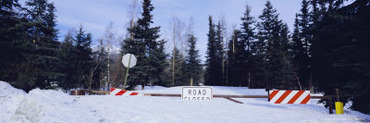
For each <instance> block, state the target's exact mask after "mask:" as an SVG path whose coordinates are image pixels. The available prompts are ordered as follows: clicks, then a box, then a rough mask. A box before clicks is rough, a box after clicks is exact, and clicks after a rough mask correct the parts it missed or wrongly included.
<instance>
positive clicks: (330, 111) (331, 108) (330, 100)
mask: <svg viewBox="0 0 370 123" xmlns="http://www.w3.org/2000/svg"><path fill="white" fill-rule="evenodd" d="M328 100H329V114H333V101H332V98H329V99H328Z"/></svg>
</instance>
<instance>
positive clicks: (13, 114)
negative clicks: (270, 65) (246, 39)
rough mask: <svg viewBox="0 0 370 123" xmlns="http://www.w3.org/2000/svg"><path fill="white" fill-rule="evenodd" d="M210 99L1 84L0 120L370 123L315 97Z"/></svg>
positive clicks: (222, 90) (233, 90)
mask: <svg viewBox="0 0 370 123" xmlns="http://www.w3.org/2000/svg"><path fill="white" fill-rule="evenodd" d="M213 89H214V94H238V95H242V94H248V95H265V94H266V92H265V91H264V89H248V88H245V87H217V86H216V87H213ZM141 92H145V93H167V94H180V93H181V87H173V88H164V87H158V86H155V87H148V88H147V90H144V91H141ZM236 100H238V101H241V102H243V103H244V104H237V103H234V102H232V101H229V100H226V99H222V98H214V99H213V100H212V101H185V100H181V98H179V97H148V96H131V97H122V96H109V95H90V96H70V95H68V94H66V93H63V92H61V91H53V90H40V89H34V90H32V91H30V92H29V93H28V94H27V93H25V92H23V91H21V90H18V89H15V88H13V87H11V86H10V85H9V84H7V83H5V82H0V109H1V110H0V122H2V123H8V122H41V123H50V122H63V123H64V122H72V123H77V122H79V123H84V122H90V123H91V122H92V123H96V122H103V123H117V122H118V123H119V122H122V123H133V122H134V123H136V122H139V123H143V122H144V123H163V122H165V123H166V122H167V123H178V122H180V123H181V122H185V123H189V122H190V123H198V122H199V123H214V122H217V123H218V122H220V123H224V122H230V123H239V122H240V123H249V122H250V123H256V122H283V123H286V122H294V123H297V122H298V123H299V122H303V123H306V122H309V123H311V122H314V123H315V122H319V123H321V122H322V123H331V122H332V123H338V122H348V123H353V122H370V115H365V114H362V113H359V112H357V111H352V110H349V109H345V114H344V115H335V114H332V115H330V114H328V109H326V108H324V107H323V106H322V105H320V104H316V102H317V100H312V101H311V104H308V105H276V104H270V103H268V102H267V99H236Z"/></svg>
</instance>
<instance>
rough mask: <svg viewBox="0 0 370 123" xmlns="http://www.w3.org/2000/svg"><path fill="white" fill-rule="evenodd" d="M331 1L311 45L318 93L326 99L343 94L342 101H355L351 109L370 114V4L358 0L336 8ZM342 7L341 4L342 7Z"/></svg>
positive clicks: (323, 9)
mask: <svg viewBox="0 0 370 123" xmlns="http://www.w3.org/2000/svg"><path fill="white" fill-rule="evenodd" d="M340 2H343V1H340V0H338V1H331V2H326V3H321V4H322V5H326V6H328V8H323V7H322V8H320V10H321V11H325V12H324V14H323V18H322V19H321V20H319V21H318V23H317V25H315V28H316V29H317V32H316V33H314V40H313V42H312V47H311V49H312V66H313V67H312V68H313V73H314V74H313V76H314V80H315V81H317V83H318V89H319V90H320V91H322V92H324V93H325V95H334V94H335V88H338V89H339V90H340V97H341V98H340V101H342V102H345V103H346V102H349V101H352V103H353V104H352V106H351V107H352V108H353V109H355V110H358V111H361V112H364V113H370V108H369V107H370V106H369V103H368V101H367V99H368V98H367V97H368V96H367V93H369V89H368V88H369V87H370V84H369V80H370V77H369V75H370V74H369V73H370V69H369V68H370V67H369V66H370V61H369V59H370V58H369V55H368V54H367V53H368V52H370V51H369V48H368V47H369V46H370V43H369V35H370V32H369V28H370V24H369V22H370V19H369V18H370V16H369V14H368V13H369V12H370V6H369V5H370V1H369V0H356V1H354V2H353V3H351V4H349V5H347V6H339V7H337V6H336V5H335V3H340ZM340 5H341V4H340Z"/></svg>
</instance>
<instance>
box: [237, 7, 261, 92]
mask: <svg viewBox="0 0 370 123" xmlns="http://www.w3.org/2000/svg"><path fill="white" fill-rule="evenodd" d="M250 13H251V6H249V5H246V7H245V12H244V16H243V17H242V18H241V20H242V24H241V26H242V27H241V34H240V49H239V50H240V51H239V52H240V54H238V55H237V56H236V58H237V60H238V63H239V64H240V66H239V67H240V68H242V70H241V71H240V75H238V76H240V77H239V78H241V80H239V82H240V83H239V86H248V87H250V88H251V86H252V85H251V81H252V80H251V67H252V62H251V61H252V60H253V59H252V51H251V50H252V48H251V47H252V42H253V40H254V39H255V32H254V27H253V25H254V24H255V23H256V21H255V20H254V17H252V16H251V15H250Z"/></svg>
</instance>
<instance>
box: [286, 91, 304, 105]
mask: <svg viewBox="0 0 370 123" xmlns="http://www.w3.org/2000/svg"><path fill="white" fill-rule="evenodd" d="M303 92H304V91H298V93H297V94H295V95H294V96H293V98H292V99H291V100H289V102H288V104H293V103H294V102H295V101H296V100H297V99H298V98H299V97H300V96H301V95H302V94H303Z"/></svg>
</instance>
